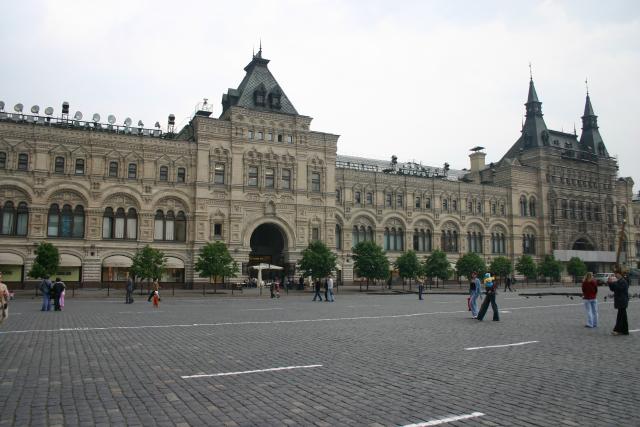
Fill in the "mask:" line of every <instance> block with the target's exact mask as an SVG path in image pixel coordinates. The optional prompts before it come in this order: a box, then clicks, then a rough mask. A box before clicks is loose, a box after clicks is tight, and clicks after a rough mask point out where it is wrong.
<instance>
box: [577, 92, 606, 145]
mask: <svg viewBox="0 0 640 427" xmlns="http://www.w3.org/2000/svg"><path fill="white" fill-rule="evenodd" d="M585 84H587V81H586V80H585ZM580 145H582V147H583V149H585V150H587V151H589V152H590V153H592V154H597V155H598V156H603V157H608V156H609V153H607V149H606V147H605V146H604V142H602V137H601V136H600V131H599V130H598V116H596V114H595V113H594V112H593V105H591V97H590V96H589V87H588V86H587V97H586V100H585V102H584V115H583V116H582V135H580Z"/></svg>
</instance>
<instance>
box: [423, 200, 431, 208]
mask: <svg viewBox="0 0 640 427" xmlns="http://www.w3.org/2000/svg"><path fill="white" fill-rule="evenodd" d="M424 208H425V209H431V199H429V198H426V199H424Z"/></svg>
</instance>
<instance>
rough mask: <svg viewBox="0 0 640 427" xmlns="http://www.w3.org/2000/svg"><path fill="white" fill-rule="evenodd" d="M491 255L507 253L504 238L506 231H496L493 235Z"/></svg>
mask: <svg viewBox="0 0 640 427" xmlns="http://www.w3.org/2000/svg"><path fill="white" fill-rule="evenodd" d="M491 253H494V254H504V253H506V239H505V236H504V231H503V230H502V229H500V228H498V229H496V230H494V232H493V233H491Z"/></svg>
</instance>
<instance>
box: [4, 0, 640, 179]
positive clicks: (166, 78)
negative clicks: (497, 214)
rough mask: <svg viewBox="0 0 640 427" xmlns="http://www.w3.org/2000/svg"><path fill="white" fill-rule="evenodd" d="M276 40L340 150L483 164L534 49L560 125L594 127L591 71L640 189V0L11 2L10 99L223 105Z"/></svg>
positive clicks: (505, 123) (551, 123) (305, 99)
mask: <svg viewBox="0 0 640 427" xmlns="http://www.w3.org/2000/svg"><path fill="white" fill-rule="evenodd" d="M260 39H262V45H263V54H264V57H266V58H268V59H270V60H271V63H270V64H269V67H270V69H271V71H272V73H273V74H274V75H275V77H276V79H277V80H278V82H279V83H280V85H281V87H282V88H283V90H284V91H285V92H286V93H287V95H288V97H289V98H290V99H291V101H292V102H293V104H294V106H295V107H296V109H297V110H298V112H300V113H301V114H304V115H308V116H311V117H313V118H314V121H313V123H312V129H314V130H318V131H324V132H330V133H336V134H339V135H341V137H340V140H339V144H338V152H339V153H340V154H350V155H358V156H366V157H374V158H379V159H388V158H390V157H391V155H392V154H396V155H397V156H398V157H399V159H400V160H401V161H406V160H417V161H422V162H423V163H425V164H430V165H435V166H439V165H442V164H443V163H444V162H445V161H446V162H449V163H450V164H451V167H453V168H457V169H461V168H463V167H468V157H467V155H468V149H469V148H470V147H472V146H475V145H482V146H485V147H486V148H487V161H496V160H499V159H500V157H501V156H502V155H503V154H504V153H505V152H506V150H507V149H508V148H509V147H510V146H511V144H513V142H515V140H516V139H517V138H518V136H519V132H520V125H521V120H522V116H523V113H524V106H523V103H524V102H525V100H526V95H527V87H528V80H529V67H528V64H529V62H531V63H532V65H533V78H534V81H535V84H536V89H537V92H538V95H539V97H540V100H541V101H542V102H543V106H542V108H543V113H544V114H545V116H544V117H545V120H546V123H547V126H548V127H549V128H551V129H556V130H563V129H564V130H565V131H573V126H574V123H575V125H576V127H577V128H578V133H580V116H581V115H582V112H583V108H584V98H585V84H584V81H585V78H588V80H589V89H590V93H591V99H592V102H593V106H594V110H595V112H596V114H597V115H598V116H599V125H600V130H601V134H602V137H603V139H604V141H605V144H606V145H607V148H608V150H609V152H610V153H611V154H613V155H618V157H619V161H620V174H621V175H622V176H632V177H633V179H634V181H635V182H636V185H635V189H636V191H637V190H638V189H639V188H640V168H639V166H638V160H639V158H640V156H639V150H638V142H639V139H640V138H639V137H640V127H639V126H638V124H637V123H638V117H640V89H639V84H638V81H639V79H638V76H640V2H638V1H635V0H630V1H615V0H608V1H606V2H605V1H599V0H593V1H590V0H579V1H578V0H576V1H520V2H516V1H510V0H509V1H499V0H496V1H473V0H469V1H455V0H446V1H444V0H443V1H396V2H390V1H378V0H374V1H367V2H362V1H331V0H329V1H319V0H318V1H314V0H301V1H293V0H291V1H286V0H283V1H237V2H230V1H215V2H214V1H201V2H196V1H181V2H175V1H135V0H125V1H110V2H102V3H98V2H87V1H28V0H25V1H22V2H10V3H7V4H4V5H3V13H2V15H1V16H0V40H1V41H2V61H1V63H0V64H1V65H0V99H2V100H3V101H5V102H6V104H7V106H8V108H9V109H11V108H12V106H13V105H14V104H15V103H17V102H21V103H23V104H25V106H27V108H29V107H30V106H31V105H33V104H38V105H40V106H41V107H45V106H53V107H54V108H55V109H56V112H59V111H60V105H61V103H62V101H69V102H70V104H71V110H72V113H73V112H75V111H76V110H80V111H82V112H83V113H84V115H85V117H90V115H91V114H93V113H95V112H97V113H100V115H101V116H102V117H103V118H105V117H106V116H107V115H108V114H114V115H116V117H117V118H118V122H119V123H120V122H122V120H124V118H125V117H127V116H129V117H131V118H132V119H133V120H134V122H136V123H137V121H138V120H140V119H141V120H142V121H143V122H144V123H145V124H147V125H148V126H149V127H150V126H151V125H152V124H153V123H155V122H156V121H160V123H162V124H163V127H164V125H165V124H166V117H167V115H168V114H170V113H174V114H175V115H176V117H177V119H178V122H181V121H182V120H186V119H188V117H189V116H190V115H191V114H192V113H193V109H194V106H195V104H196V103H197V102H198V101H200V100H201V99H202V98H205V97H206V98H209V99H210V102H212V103H213V104H214V105H215V107H216V108H215V110H214V114H215V115H216V116H217V115H219V114H220V112H221V106H220V100H221V97H222V94H223V92H225V91H226V90H227V88H229V87H234V88H235V87H237V86H238V84H239V83H240V81H241V80H242V78H243V76H244V71H243V68H244V66H245V65H246V64H247V63H248V62H249V61H250V59H251V53H252V48H254V47H255V48H257V47H258V42H259V40H260Z"/></svg>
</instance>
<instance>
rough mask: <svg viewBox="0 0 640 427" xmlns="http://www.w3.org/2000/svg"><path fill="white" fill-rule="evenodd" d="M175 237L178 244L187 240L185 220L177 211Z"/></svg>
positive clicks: (180, 212)
mask: <svg viewBox="0 0 640 427" xmlns="http://www.w3.org/2000/svg"><path fill="white" fill-rule="evenodd" d="M175 235H176V240H177V241H178V242H184V241H186V240H187V218H186V216H185V215H184V212H182V211H179V212H178V215H177V216H176V233H175Z"/></svg>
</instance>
